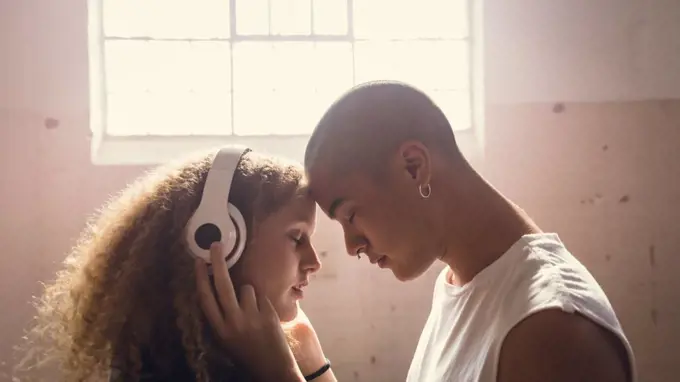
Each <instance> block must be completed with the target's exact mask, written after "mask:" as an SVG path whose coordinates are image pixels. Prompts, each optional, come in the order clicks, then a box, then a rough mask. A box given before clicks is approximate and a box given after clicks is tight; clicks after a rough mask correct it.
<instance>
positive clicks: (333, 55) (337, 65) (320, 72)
mask: <svg viewBox="0 0 680 382" xmlns="http://www.w3.org/2000/svg"><path fill="white" fill-rule="evenodd" d="M352 56H353V55H352V45H351V44H350V43H348V42H327V43H316V44H315V54H314V59H313V60H312V62H313V65H312V66H313V68H312V71H311V73H313V74H314V84H315V90H316V91H317V93H320V94H321V93H330V94H336V93H337V94H336V97H337V96H340V94H339V93H342V92H345V91H347V90H348V89H349V88H350V87H351V86H352V85H353V78H354V73H353V70H352V66H353V65H352V61H353V60H352Z"/></svg>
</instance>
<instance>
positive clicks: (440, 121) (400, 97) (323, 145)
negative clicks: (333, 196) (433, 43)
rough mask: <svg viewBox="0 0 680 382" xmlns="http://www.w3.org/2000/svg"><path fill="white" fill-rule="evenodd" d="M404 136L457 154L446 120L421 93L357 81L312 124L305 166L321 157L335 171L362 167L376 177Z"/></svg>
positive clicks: (396, 85)
mask: <svg viewBox="0 0 680 382" xmlns="http://www.w3.org/2000/svg"><path fill="white" fill-rule="evenodd" d="M408 140H417V141H420V142H422V143H423V144H424V145H425V146H426V147H427V148H428V149H430V150H436V151H439V152H441V153H442V154H445V155H446V156H450V157H452V158H453V157H458V156H460V151H459V150H458V147H457V145H456V140H455V137H454V134H453V130H452V129H451V125H450V124H449V121H448V120H447V119H446V116H445V115H444V113H443V112H442V110H441V109H440V108H439V107H438V106H437V105H436V104H435V103H434V102H433V101H432V100H431V99H430V97H428V96H427V95H426V94H425V93H424V92H422V91H421V90H419V89H417V88H415V87H413V86H411V85H408V84H405V83H402V82H396V81H375V82H368V83H364V84H360V85H357V86H355V87H353V88H352V89H350V90H349V91H347V92H346V93H345V94H343V95H342V96H341V97H340V98H338V99H337V100H336V101H335V102H334V103H333V104H332V105H331V107H330V108H329V109H328V111H326V113H325V114H324V115H323V117H322V118H321V120H320V121H319V123H318V124H317V126H316V128H315V129H314V131H313V132H312V135H311V138H310V140H309V143H308V144H307V149H306V151H305V168H306V169H307V170H309V169H310V168H311V167H312V166H314V165H315V164H317V163H318V162H323V164H324V166H330V167H331V171H333V172H334V173H336V174H337V175H340V174H345V173H348V172H352V171H367V172H368V173H370V175H373V176H380V173H381V171H382V169H384V168H385V162H386V161H387V159H388V158H389V156H390V155H391V154H393V153H394V151H395V150H397V149H398V148H399V146H400V145H401V144H402V143H404V142H406V141H408Z"/></svg>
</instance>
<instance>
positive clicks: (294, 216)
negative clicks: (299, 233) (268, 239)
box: [262, 192, 316, 227]
mask: <svg viewBox="0 0 680 382" xmlns="http://www.w3.org/2000/svg"><path fill="white" fill-rule="evenodd" d="M315 217H316V205H315V204H314V200H313V199H312V198H311V197H310V196H309V194H308V193H307V192H305V193H304V195H298V196H296V197H294V198H293V199H292V200H291V201H289V202H288V203H286V204H285V205H284V206H283V207H281V209H279V210H278V211H277V212H275V213H274V214H272V215H271V216H269V217H268V218H267V219H265V220H264V221H263V222H262V225H263V226H265V225H266V226H270V227H273V226H276V227H280V226H284V225H285V226H289V225H293V224H303V225H307V226H313V225H314V222H315Z"/></svg>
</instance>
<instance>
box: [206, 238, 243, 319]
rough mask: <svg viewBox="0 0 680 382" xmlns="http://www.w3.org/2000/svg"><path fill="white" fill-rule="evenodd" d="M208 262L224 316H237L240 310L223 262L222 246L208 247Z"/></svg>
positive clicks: (213, 245)
mask: <svg viewBox="0 0 680 382" xmlns="http://www.w3.org/2000/svg"><path fill="white" fill-rule="evenodd" d="M210 260H211V262H212V268H213V275H214V276H215V277H214V278H215V289H216V290H217V298H218V299H219V302H220V305H221V306H222V309H223V310H224V316H225V317H233V316H234V315H236V314H239V313H240V310H241V309H240V308H239V304H238V300H237V299H236V292H235V291H234V285H233V284H232V283H231V276H229V269H227V262H226V261H225V260H224V255H223V253H222V244H220V243H213V244H212V245H211V246H210Z"/></svg>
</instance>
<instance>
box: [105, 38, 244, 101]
mask: <svg viewBox="0 0 680 382" xmlns="http://www.w3.org/2000/svg"><path fill="white" fill-rule="evenodd" d="M229 51H230V48H229V43H226V42H217V41H199V42H181V41H171V42H169V41H152V42H146V41H124V40H120V41H108V42H107V43H106V88H107V91H108V92H109V93H131V92H136V93H140V92H142V91H151V92H164V91H169V92H180V93H181V92H189V91H193V92H196V93H205V92H224V91H229V89H230V88H231V82H230V78H231V73H230V57H229Z"/></svg>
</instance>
